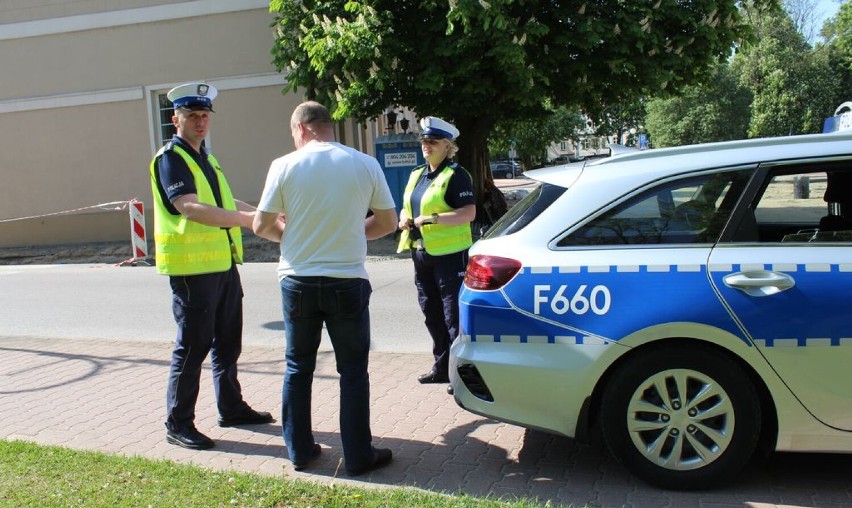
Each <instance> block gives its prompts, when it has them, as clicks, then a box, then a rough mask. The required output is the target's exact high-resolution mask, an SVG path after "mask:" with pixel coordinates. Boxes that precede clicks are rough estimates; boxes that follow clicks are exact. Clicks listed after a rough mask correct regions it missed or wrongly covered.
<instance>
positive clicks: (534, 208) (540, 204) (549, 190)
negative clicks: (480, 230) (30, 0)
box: [482, 183, 566, 238]
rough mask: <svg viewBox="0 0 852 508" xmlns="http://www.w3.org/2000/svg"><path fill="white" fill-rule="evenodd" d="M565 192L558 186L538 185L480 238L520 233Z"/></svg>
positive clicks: (563, 188)
mask: <svg viewBox="0 0 852 508" xmlns="http://www.w3.org/2000/svg"><path fill="white" fill-rule="evenodd" d="M565 191H566V189H565V187H559V186H558V185H552V184H548V183H542V184H540V185H538V186H537V187H536V188H534V189H533V190H531V191H530V193H529V194H527V195H526V197H524V198H523V199H522V200H520V201H518V203H517V204H516V205H515V206H513V207H512V208H510V209H509V211H508V212H506V213H505V214H504V215H503V217H501V218H500V219H499V220H498V221H497V222H495V223H494V225H493V226H491V228H490V229H489V230H488V231H486V232H485V233H484V234H483V235H482V238H495V237H498V236H504V235H510V234H512V233H515V232H517V231H520V230H521V229H523V228H524V226H526V225H527V224H529V223H530V222H532V220H533V219H535V218H536V217H538V216H539V214H541V212H543V211H544V210H546V209H547V207H549V206H550V205H551V204H552V203H553V202H554V201H556V199H557V198H559V196H561V195H562V194H563V193H565Z"/></svg>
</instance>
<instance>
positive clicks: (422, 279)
mask: <svg viewBox="0 0 852 508" xmlns="http://www.w3.org/2000/svg"><path fill="white" fill-rule="evenodd" d="M411 259H412V260H413V261H414V285H415V286H416V287H417V299H418V301H419V302H420V310H422V311H423V315H424V316H425V317H426V321H425V322H426V329H427V330H429V335H431V336H432V355H433V356H434V357H435V363H434V364H433V365H432V371H433V372H436V373H437V374H439V375H441V376H445V375H447V374H448V370H449V360H450V345H451V344H452V343H453V341H454V340H455V339H456V337H458V335H459V290H461V286H462V283H463V282H464V272H465V269H466V268H467V249H465V250H463V251H460V252H454V253H452V254H444V255H442V256H432V255H430V254H429V253H427V252H426V251H425V250H418V249H412V250H411Z"/></svg>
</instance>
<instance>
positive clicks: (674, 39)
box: [270, 0, 776, 199]
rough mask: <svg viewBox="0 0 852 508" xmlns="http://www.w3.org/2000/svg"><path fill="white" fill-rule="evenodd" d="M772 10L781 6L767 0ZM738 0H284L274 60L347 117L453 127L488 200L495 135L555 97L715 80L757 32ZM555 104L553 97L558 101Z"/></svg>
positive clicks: (601, 100)
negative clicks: (405, 111) (715, 67)
mask: <svg viewBox="0 0 852 508" xmlns="http://www.w3.org/2000/svg"><path fill="white" fill-rule="evenodd" d="M756 1H758V2H761V3H764V4H772V3H776V0H756ZM738 5H739V2H738V0H634V1H631V2H623V1H621V0H596V1H594V2H590V1H588V0H561V1H554V0H348V1H326V2H321V1H315V0H272V1H271V2H270V10H271V11H272V12H274V13H276V21H275V23H274V30H275V44H274V47H273V50H272V54H273V59H274V63H275V65H276V67H277V68H278V70H279V71H281V72H284V73H286V74H287V83H288V84H287V88H286V89H287V90H292V91H295V90H299V91H300V92H304V93H305V94H306V95H307V97H309V98H312V99H316V100H318V101H320V102H322V103H324V104H326V105H327V106H329V108H330V109H331V111H332V112H333V115H334V117H335V118H337V119H342V118H346V117H353V118H356V119H358V120H361V121H366V120H368V119H371V118H375V117H377V116H378V115H380V114H382V112H384V110H385V109H386V108H388V107H392V106H397V105H400V106H407V107H409V108H411V109H413V110H414V111H416V112H417V113H418V114H419V115H434V116H439V117H442V118H444V119H447V120H451V121H453V122H454V123H455V124H456V126H457V127H458V128H459V129H460V131H461V136H460V137H459V140H458V141H459V146H460V152H459V161H460V162H461V163H462V165H464V166H465V167H467V168H468V169H469V170H471V172H472V174H473V175H474V187H475V191H476V192H477V198H478V199H480V198H481V196H482V191H483V189H484V188H485V185H486V181H490V174H489V172H488V170H487V160H488V149H487V139H488V137H489V135H490V134H491V132H492V129H493V128H494V127H495V126H496V125H498V124H499V123H500V122H504V121H508V120H527V121H535V120H536V119H541V118H543V117H546V116H547V108H545V107H544V106H543V105H544V104H548V103H549V104H552V105H553V107H560V106H564V107H567V108H579V109H582V110H584V111H586V112H587V113H588V112H592V113H596V112H599V111H600V110H601V109H602V108H604V107H605V106H606V105H608V104H619V103H625V104H626V103H630V102H632V101H634V100H635V99H636V98H638V97H644V96H654V95H656V94H657V93H659V92H660V91H667V90H676V89H680V88H682V87H683V86H685V85H688V84H690V83H695V82H696V81H698V80H701V79H703V78H705V77H706V76H707V75H708V73H709V69H710V68H711V67H712V64H713V63H714V62H715V61H718V60H719V59H721V58H725V57H726V56H727V55H728V54H729V52H730V49H731V46H732V44H733V43H734V42H736V41H739V40H741V39H742V38H744V37H747V36H748V35H749V33H750V27H749V25H748V24H747V23H745V22H744V21H743V19H742V17H741V12H740V11H739V10H738ZM548 101H549V102H548Z"/></svg>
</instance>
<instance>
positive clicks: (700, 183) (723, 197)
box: [557, 169, 753, 247]
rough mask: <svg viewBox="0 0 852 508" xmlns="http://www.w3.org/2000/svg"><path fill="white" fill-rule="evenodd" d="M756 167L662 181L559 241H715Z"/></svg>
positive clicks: (568, 243) (567, 243) (577, 243)
mask: <svg viewBox="0 0 852 508" xmlns="http://www.w3.org/2000/svg"><path fill="white" fill-rule="evenodd" d="M752 173H753V170H751V169H748V170H743V169H741V170H736V171H723V172H717V173H709V174H705V175H701V176H696V177H689V178H683V179H679V180H674V181H668V182H665V183H662V184H659V185H657V186H655V187H653V188H650V189H648V190H646V191H644V192H642V193H640V194H639V195H637V196H635V197H633V198H631V199H628V200H627V201H625V202H623V203H621V204H619V205H617V206H616V207H614V208H613V209H611V210H609V211H607V212H605V213H603V214H602V215H599V216H598V217H596V218H594V219H592V220H591V221H589V222H588V223H587V224H585V225H584V226H582V227H580V228H579V229H577V230H575V231H573V232H572V233H570V234H569V235H567V236H566V237H564V238H562V239H561V240H560V241H559V242H558V243H557V246H559V247H566V246H582V245H624V244H628V245H633V244H646V245H647V244H691V243H707V242H714V241H716V239H717V238H718V236H719V233H720V232H721V231H722V227H723V226H724V225H725V223H726V222H727V220H728V217H729V216H730V214H731V211H732V210H733V208H734V205H735V204H736V202H737V200H738V199H739V197H740V195H741V194H742V192H743V190H744V189H745V186H746V184H747V183H748V180H749V178H750V177H751V174H752Z"/></svg>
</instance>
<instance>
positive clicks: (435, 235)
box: [397, 165, 473, 256]
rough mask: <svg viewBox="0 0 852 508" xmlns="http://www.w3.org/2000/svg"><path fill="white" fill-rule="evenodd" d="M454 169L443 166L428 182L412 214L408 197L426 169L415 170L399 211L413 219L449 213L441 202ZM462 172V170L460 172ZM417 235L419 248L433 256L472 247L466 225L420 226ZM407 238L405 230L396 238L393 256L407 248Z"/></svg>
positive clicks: (409, 242)
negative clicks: (395, 249)
mask: <svg viewBox="0 0 852 508" xmlns="http://www.w3.org/2000/svg"><path fill="white" fill-rule="evenodd" d="M459 169H461V168H459V167H458V166H455V165H453V166H446V167H445V168H444V169H443V170H441V173H440V174H439V175H438V176H437V177H435V179H434V180H432V183H430V184H429V186H428V187H427V188H426V191H425V192H424V193H423V197H422V198H420V213H416V214H415V213H412V210H411V194H412V193H413V192H414V187H416V186H417V181H418V180H419V179H420V175H422V174H423V172H424V171H426V166H425V165H424V166H420V167H418V168H415V169H414V171H412V172H411V176H410V177H409V178H408V184H407V185H406V186H405V192H404V194H403V198H402V202H403V208H404V209H405V212H406V214H407V216H408V217H410V218H414V217H417V216H418V215H432V214H433V213H442V212H449V211H450V210H453V208H451V207H450V205H448V204H447V202H446V201H445V200H444V195H445V194H446V192H447V185H449V183H450V177H452V176H453V173H454V172H455V171H458V170H459ZM463 171H465V170H463ZM420 234H421V235H422V236H423V248H424V249H426V252H428V253H429V254H431V255H433V256H440V255H443V254H452V253H453V252H459V251H462V250H465V249H467V248H468V247H470V246H471V245H473V236H472V235H471V233H470V224H459V225H456V226H450V225H446V224H424V225H423V227H421V228H420ZM411 242H412V240H411V236H410V235H409V233H408V231H407V230H405V229H404V230H402V235H400V238H399V246H398V247H397V252H402V251H404V250H406V249H410V248H411Z"/></svg>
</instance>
